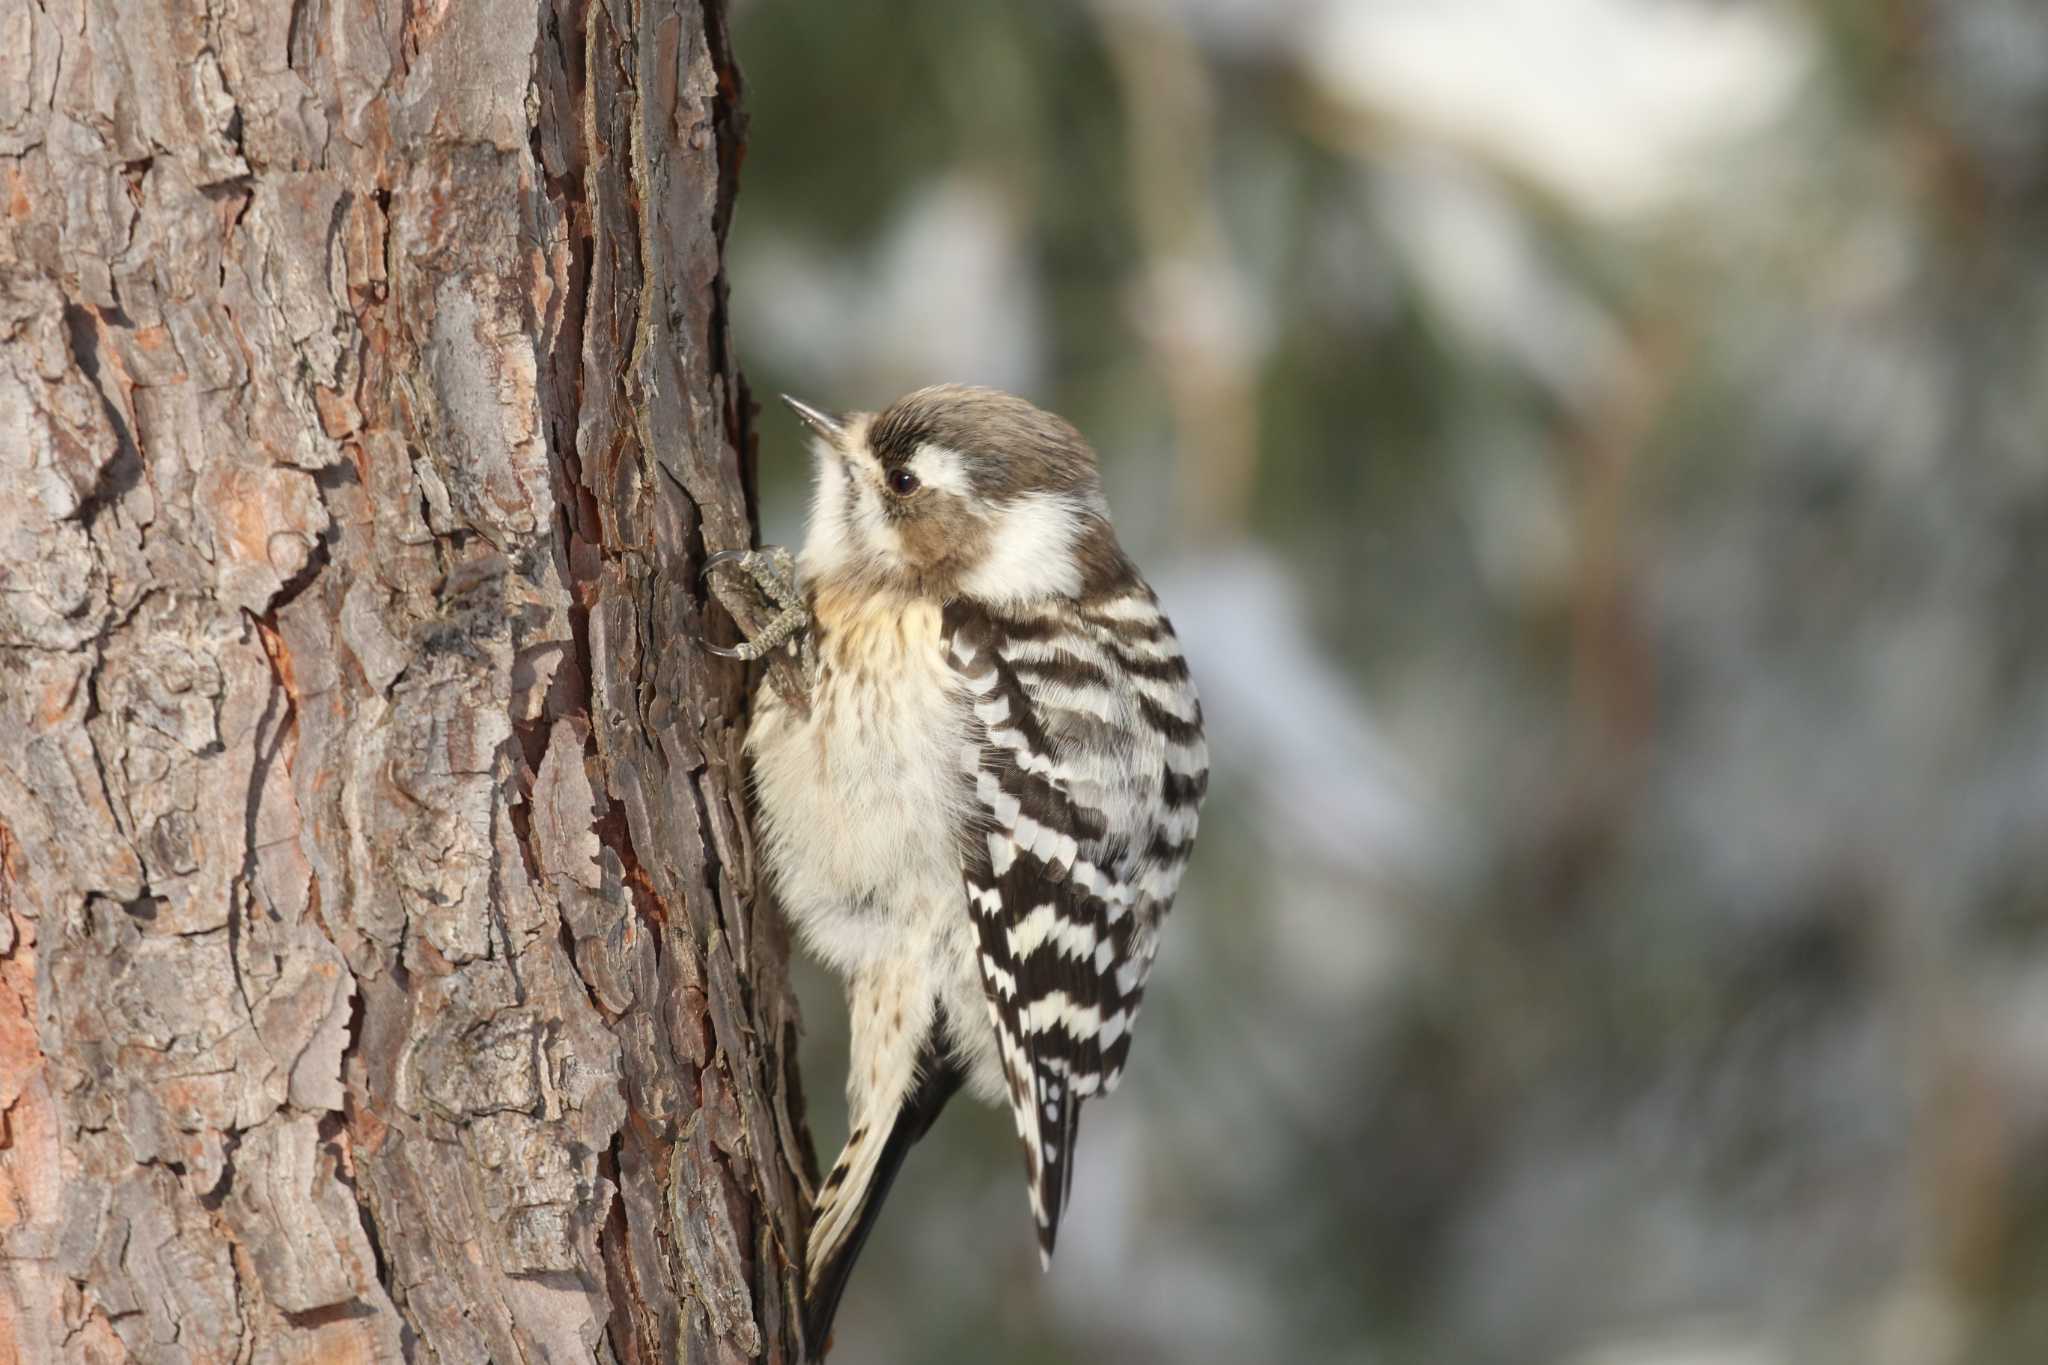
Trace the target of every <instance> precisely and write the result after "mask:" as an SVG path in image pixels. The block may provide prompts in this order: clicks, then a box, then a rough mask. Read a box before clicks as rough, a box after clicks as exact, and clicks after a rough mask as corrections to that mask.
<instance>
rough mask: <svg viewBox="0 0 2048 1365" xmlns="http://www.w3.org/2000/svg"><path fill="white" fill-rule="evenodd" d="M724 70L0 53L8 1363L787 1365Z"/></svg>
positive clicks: (250, 51) (804, 1150)
mask: <svg viewBox="0 0 2048 1365" xmlns="http://www.w3.org/2000/svg"><path fill="white" fill-rule="evenodd" d="M724 25H725V21H724V16H723V14H722V12H721V9H720V6H719V5H718V4H717V3H716V0H711V2H710V3H705V4H699V3H694V2H693V0H633V2H629V3H624V4H610V5H603V6H599V5H589V6H585V5H581V4H576V3H573V2H572V0H538V2H537V3H529V4H525V5H519V4H512V3H505V2H504V0H465V3H462V4H451V5H425V4H418V3H405V2H404V0H206V2H205V3H204V4H197V3H189V2H188V3H177V4H169V5H131V4H125V3H121V2H120V0H0V1360H6V1359H13V1358H17V1357H18V1358H19V1359H22V1360H25V1361H32V1362H44V1361H51V1362H56V1361H113V1360H122V1359H127V1358H133V1359H136V1360H141V1361H151V1362H154V1361H164V1362H186V1361H190V1362H202V1361H223V1362H225V1361H264V1360H286V1359H291V1360H308V1359H320V1360H400V1359H414V1360H437V1361H450V1362H452V1361H499V1362H511V1361H533V1360H551V1361H579V1362H580V1361H589V1360H591V1359H600V1360H616V1361H622V1362H631V1361H646V1362H654V1361H663V1362H666V1361H669V1360H672V1359H679V1358H680V1359H687V1360H692V1361H699V1360H703V1361H741V1360H764V1361H776V1360H794V1359H796V1358H798V1354H799V1346H800V1343H799V1342H798V1341H797V1326H796V1319H797V1314H796V1312H795V1306H796V1303H797V1272H796V1269H795V1267H796V1266H797V1265H798V1264H800V1262H801V1254H800V1253H801V1243H802V1237H803V1215H802V1212H801V1211H802V1209H803V1208H804V1207H805V1205H806V1172H807V1171H808V1170H809V1165H808V1162H809V1152H808V1140H807V1137H806V1135H805V1134H804V1132H803V1128H802V1121H801V1116H800V1115H801V1109H800V1102H799V1101H798V1100H797V1098H796V1096H795V1095H794V1093H793V1086H792V1083H791V1080H790V1078H791V1076H792V1075H793V1064H792V1062H791V1060H790V1059H791V1055H792V1053H793V1051H794V1033H795V1027H796V1024H795V1014H794V1007H793V1005H792V1001H791V996H790V993H789V990H788V986H787V982H786V980H785V977H784V964H785V959H786V944H785V942H784V940H783V938H782V937H781V929H780V925H779V921H778V920H777V919H776V918H775V917H774V916H773V915H772V914H767V913H765V912H764V911H763V908H762V906H761V903H760V902H759V901H757V899H756V897H755V895H754V867H753V859H752V849H751V845H750V842H749V836H748V832H747V824H746V813H745V811H744V809H743V807H742V798H743V790H742V785H741V780H740V761H739V748H738V737H739V733H740V729H741V725H742V719H741V717H742V705H743V695H744V694H743V690H742V687H743V681H744V680H743V678H742V676H741V673H740V671H739V670H738V668H737V666H735V665H732V664H729V663H726V662H724V661H722V660H719V659H717V658H715V657H713V656H711V655H709V654H707V653H706V652H704V651H703V650H702V649H701V648H700V647H699V645H698V642H699V641H700V640H701V639H703V637H704V634H705V631H706V630H707V628H709V629H710V630H712V631H713V632H719V631H725V632H730V629H731V627H730V625H729V623H727V622H726V621H725V620H724V618H723V613H722V612H720V611H718V610H711V611H709V612H707V608H706V603H705V600H704V598H703V597H702V596H701V594H700V593H699V590H698V587H697V584H696V581H695V579H696V566H697V565H698V564H699V563H701V562H702V560H703V557H704V556H705V555H706V554H708V553H710V552H712V551H715V550H718V549H723V548H729V547H740V546H744V545H746V544H748V543H750V539H751V534H752V509H751V507H750V504H749V497H748V494H749V486H750V482H751V477H750V471H749V469H748V468H747V464H746V459H747V456H746V451H747V433H746V419H747V412H748V402H747V399H746V394H745V390H744V387H743V385H742V382H741V380H740V376H739V374H738V370H737V367H736V365H735V364H734V362H733V359H732V356H731V354H730V351H729V349H728V347H727V344H726V331H725V314H724V281H723V276H722V273H721V261H720V247H721V242H722V238H723V234H724V230H725V226H726V222H727V219H728V216H729V213H730V209H731V203H732V194H733V187H734V180H735V170H736V166H737V158H738V154H739V146H740V141H739V139H740V127H739V122H738V112H737V99H738V76H737V72H736V71H735V69H734V67H733V64H732V60H731V56H730V52H729V50H728V47H727V43H726V37H725V27H724ZM719 638H725V639H729V638H731V636H730V634H726V635H723V636H720V637H719ZM9 1344H11V1345H13V1347H14V1349H15V1356H9V1355H8V1353H7V1351H6V1349H5V1347H6V1346H7V1345H9Z"/></svg>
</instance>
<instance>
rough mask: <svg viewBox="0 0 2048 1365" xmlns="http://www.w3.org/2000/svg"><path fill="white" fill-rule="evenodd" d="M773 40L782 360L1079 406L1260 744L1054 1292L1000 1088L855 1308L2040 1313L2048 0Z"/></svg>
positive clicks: (873, 1355)
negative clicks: (1040, 1263) (978, 386)
mask: <svg viewBox="0 0 2048 1365" xmlns="http://www.w3.org/2000/svg"><path fill="white" fill-rule="evenodd" d="M735 22H736V24H737V33H736V38H735V41H736V44H737V47H738V51H739V56H740V59H741V62H742V64H743V65H744V68H745V71H746V76H747V82H748V88H747V104H748V107H749V109H750V110H751V114H752V131H751V144H750V148H749V151H748V155H747V161H746V166H745V170H744V176H743V181H744V184H743V190H742V193H741V195H740V199H739V206H738V216H737V220H736V222H735V225H734V229H733V235H732V246H731V271H732V299H733V308H734V316H735V322H736V327H737V331H738V336H739V343H740V346H741V353H742V357H743V361H744V364H745V366H746V369H747V372H748V375H749V377H750V379H751V381H752V383H753V386H754V390H755V392H756V394H757V395H762V396H770V395H773V394H774V393H776V392H778V391H782V390H788V391H789V392H792V393H796V394H798V395H800V396H802V397H804V398H806V399H808V400H810V401H812V402H815V403H818V404H821V405H825V406H830V407H838V408H853V407H870V408H872V407H876V406H880V405H881V404H882V403H884V402H886V401H887V400H889V399H891V398H893V397H895V396H897V395H898V394H899V393H901V392H903V391H904V390H907V389H909V388H911V387H914V386H916V385H920V384H925V383H929V382H934V381H939V380H966V381H978V382H982V383H988V384H995V385H999V386H1002V387H1004V388H1008V389H1012V390H1016V391H1018V392H1021V393H1023V394H1026V395H1028V396H1029V397H1031V398H1033V399H1035V400H1036V401H1038V402H1040V403H1041V404H1043V405H1045V406H1047V407H1050V408H1053V409H1055V410H1057V411H1059V412H1061V413H1063V414H1065V415H1066V416H1068V417H1069V418H1071V419H1072V420H1073V421H1074V422H1075V423H1076V424H1078V425H1079V426H1080V427H1081V429H1082V430H1083V431H1084V432H1085V433H1087V434H1088V436H1089V437H1090V438H1091V439H1092V440H1093V441H1094V443H1095V444H1096V446H1097V447H1098V449H1099V450H1100V451H1101V452H1102V456H1103V462H1104V466H1105V477H1106V482H1107V484H1108V488H1109V493H1110V500H1111V503H1112V506H1113V507H1114V508H1115V509H1116V513H1117V518H1118V523H1119V526H1120V528H1121V530H1122V533H1123V536H1124V539H1125V543H1126V544H1127V546H1129V547H1130V548H1131V549H1132V551H1133V552H1134V553H1135V555H1136V556H1137V558H1138V559H1139V561H1140V562H1141V563H1142V564H1143V565H1145V566H1146V568H1147V570H1148V572H1149V573H1150V574H1151V576H1152V578H1153V581H1154V583H1155V585H1156V586H1157V587H1158V588H1159V590H1160V593H1161V595H1162V596H1163V597H1164V599H1165V600H1166V603H1167V605H1168V607H1169V609H1170V610H1171V612H1172V614H1173V617H1174V619H1175V621H1176V622H1177V623H1178V625H1179V626H1180V629H1181V633H1182V635H1183V637H1184V639H1185V641H1186V644H1187V648H1188V652H1189V654H1190V656H1191V658H1192V660H1193V663H1194V667H1195V673H1196V677H1197V680H1198V682H1199V683H1200V685H1201V688H1202V692H1203V700H1204V704H1205V707H1206V710H1207V715H1208V723H1209V727H1210V731H1211V738H1212V743H1213V746H1214V750H1215V760H1216V769H1217V772H1216V777H1215V780H1214V783H1213V785H1212V787H1211V795H1210V800H1209V804H1208V807H1207V810H1206V812H1205V815H1204V820H1203V832H1202V839H1201V842H1200V844H1199V845H1198V847H1197V850H1196V855H1195V862H1194V867H1193V869H1192V871H1191V872H1190V874H1189V877H1188V881H1187V883H1186V885H1185V886H1184V889H1183V892H1182V897H1181V902H1180V906H1179V908H1178V910H1177V911H1176V914H1175V918H1174V920H1173V921H1172V923H1171V926H1170V930H1169V932H1168V934H1167V935H1166V938H1165V940H1164V949H1163V952H1162V954H1161V956H1160V960H1159V967H1158V971H1157V973H1156V975H1155V976H1154V978H1153V980H1154V985H1153V987H1152V989H1151V991H1150V993H1149V995H1148V997H1147V1004H1146V1009H1145V1012H1144V1015H1143V1016H1142V1018H1141V1020H1140V1023H1139V1026H1138V1029H1137V1044H1136V1048H1135V1050H1134V1052H1133V1065H1132V1067H1131V1069H1130V1072H1129V1075H1128V1077H1127V1079H1126V1081H1125V1084H1124V1086H1123V1087H1122V1089H1121V1090H1120V1091H1119V1092H1118V1094H1117V1095H1116V1096H1115V1098H1114V1099H1112V1100H1110V1101H1108V1102H1106V1103H1098V1104H1095V1105H1093V1106H1091V1107H1090V1108H1089V1110H1088V1112H1087V1116H1086V1119H1085V1121H1084V1124H1083V1133H1084V1140H1083V1142H1082V1145H1081V1158H1080V1165H1079V1175H1078V1182H1079V1184H1078V1193H1077V1194H1076V1196H1075V1198H1074V1202H1073V1208H1072V1212H1071V1213H1070V1215H1069V1217H1068V1220H1067V1223H1066V1224H1065V1227H1064V1229H1063V1231H1062V1236H1061V1243H1060V1255H1059V1258H1058V1260H1057V1262H1056V1264H1055V1266H1054V1269H1053V1271H1052V1273H1051V1274H1050V1275H1049V1276H1041V1275H1040V1273H1039V1271H1038V1268H1037V1261H1036V1255H1035V1251H1034V1248H1033V1244H1032V1240H1031V1234H1030V1220H1029V1218H1028V1215H1027V1209H1026V1204H1025V1198H1024V1191H1023V1183H1022V1177H1021V1175H1020V1173H1019V1160H1018V1156H1017V1151H1016V1146H1015V1139H1014V1138H1013V1136H1012V1135H1011V1132H1010V1127H1009V1119H1008V1117H1007V1115H1005V1114H1003V1113H999V1112H997V1111H995V1110H984V1109H979V1108H976V1107H974V1106H971V1105H967V1104H959V1105H955V1106H954V1108H953V1109H952V1110H951V1111H949V1113H948V1115H947V1118H946V1121H945V1122H944V1123H943V1124H941V1125H940V1126H939V1127H938V1128H937V1129H936V1130H935V1133H934V1135H933V1137H932V1138H931V1139H930V1140H928V1141H926V1142H925V1143H924V1144H923V1145H922V1146H920V1147H919V1148H918V1149H917V1150H916V1152H915V1153H914V1154H913V1155H912V1157H911V1160H910V1163H909V1165H908V1167H907V1171H906V1176H905V1179H904V1180H903V1181H902V1182H901V1183H900V1184H899V1185H898V1186H897V1189H896V1193H895V1194H894V1196H893V1198H892V1200H891V1203H890V1205H889V1207H888V1209H887V1211H886V1212H885V1214H884V1216H883V1219H882V1222H881V1225H880V1228H879V1230H878V1232H877V1234H876V1236H875V1238H874V1239H873V1241H872V1242H870V1244H869V1249H868V1251H867V1254H866V1256H865V1259H864V1261H863V1263H862V1265H861V1267H860V1269H859V1271H858V1272H857V1273H856V1275H855V1277H854V1280H853V1286H852V1290H851V1292H850V1293H849V1296H848V1299H847V1302H846V1307H845V1309H844V1311H843V1312H842V1314H841V1318H840V1324H839V1330H838V1339H839V1350H838V1351H837V1352H836V1353H835V1355H834V1360H835V1361H838V1362H844V1365H860V1363H861V1362H885V1361H886V1362H940V1361H948V1362H950V1361H969V1360H972V1361H988V1362H997V1363H999V1365H1000V1363H1003V1362H1056V1361H1059V1362H1063V1361H1117V1362H1155V1361H1156V1362H1196V1363H1199V1362H1266V1361H1288V1362H1297V1361H1305V1362H1317V1361H1340V1362H1351V1361H1359V1362H1389V1363H1390V1365H1397V1363H1403V1362H1432V1363H1434V1362H1450V1363H1452V1365H1461V1363H1462V1362H1478V1363H1480V1365H1487V1363H1490V1362H1503V1363H1506V1362H1513V1363H1514V1365H1522V1363H1523V1362H1538V1363H1539V1365H1541V1363H1548V1362H1559V1363H1560V1365H1779V1363H1780V1362H1859V1363H1860V1362H1874V1363H1875V1365H1964V1363H1965V1362H1969V1363H1973V1365H1974V1363H1976V1362H1986V1363H1989V1362H2026V1363H2028V1365H2033V1363H2035V1362H2040V1361H2043V1360H2048V6H2043V5H2042V4H2041V3H2039V0H1778V2H1777V3H1760V2H1751V0H1149V3H1147V2H1141V0H1101V3H1095V4H1089V3H1041V4H1002V5H999V4H988V3H961V2H960V0H910V2H909V3H898V4H893V5H888V6H881V5H819V4H798V3H796V2H795V0H751V2H750V3H741V4H738V5H737V6H736V21H735ZM760 429H761V431H762V469H763V475H762V477H763V487H764V496H765V501H766V507H767V513H766V517H765V522H766V525H765V527H764V530H765V533H766V535H767V537H768V538H769V539H771V540H778V541H782V542H786V543H792V544H793V543H796V542H797V541H798V540H800V538H801V524H802V515H803V498H804V494H805V489H806V481H807V476H808V475H807V468H806V461H805V457H804V455H803V453H802V450H801V447H800V444H799V441H798V432H797V429H796V427H795V424H794V423H793V421H792V420H790V419H788V418H787V417H785V416H784V415H783V414H782V412H781V411H780V410H779V408H777V407H774V406H772V405H771V406H769V407H767V408H766V409H764V411H763V413H762V415H761V419H760ZM800 985H801V986H802V989H803V993H804V998H805V1001H806V1005H807V1011H806V1012H807V1020H808V1027H809V1037H808V1039H807V1043H806V1046H807V1049H808V1051H807V1056H806V1059H805V1062H806V1071H805V1074H806V1077H807V1079H808V1082H809V1098H810V1104H811V1116H812V1123H813V1127H814V1130H815V1133H816V1136H817V1139H818V1145H819V1150H820V1154H821V1158H822V1159H823V1160H824V1161H826V1162H829V1161H830V1160H831V1157H832V1155H833V1153H834V1152H836V1150H837V1148H838V1144H839V1141H840V1139H841V1138H842V1137H843V1135H844V1132H845V1126H844V1110H843V1103H842V1101H841V1098H840V1096H839V1093H838V1091H839V1080H840V1077H841V1076H843V1074H844V1047H845V1044H844V1038H843V1034H842V1033H841V1027H842V1025H841V1020H840V1017H839V1016H840V1013H841V1009H842V1007H841V1004H840V1002H839V999H838V996H837V988H836V985H835V984H834V983H833V982H832V981H831V980H829V979H827V978H826V977H824V976H822V975H820V974H817V973H815V972H813V973H811V974H809V975H807V976H805V977H803V978H802V980H801V982H800Z"/></svg>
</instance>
